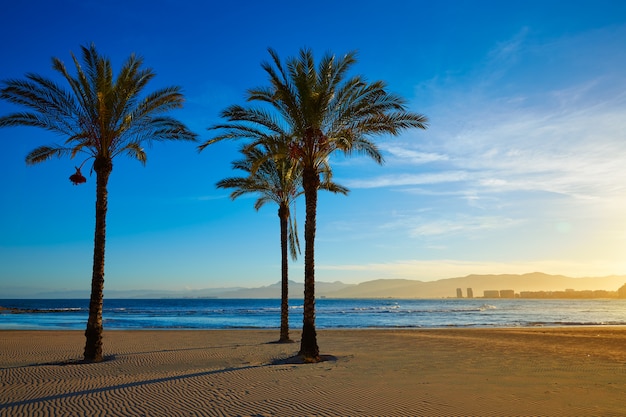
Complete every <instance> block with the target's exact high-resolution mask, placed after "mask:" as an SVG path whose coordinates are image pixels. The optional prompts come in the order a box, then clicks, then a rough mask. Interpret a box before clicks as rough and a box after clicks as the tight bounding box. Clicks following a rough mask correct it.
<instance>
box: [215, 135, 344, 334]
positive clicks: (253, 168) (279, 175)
mask: <svg viewBox="0 0 626 417" xmlns="http://www.w3.org/2000/svg"><path fill="white" fill-rule="evenodd" d="M288 144H289V142H287V141H285V140H278V141H273V142H272V143H268V142H266V143H265V146H262V147H261V146H256V147H249V146H246V147H243V148H242V149H241V153H242V154H243V155H244V159H241V160H238V161H235V162H233V168H234V169H239V170H242V171H244V172H247V173H248V176H247V177H231V178H226V179H224V180H221V181H219V182H218V183H217V186H218V187H219V188H234V189H235V190H234V191H233V192H232V193H231V195H230V196H231V198H232V199H233V200H234V199H236V198H237V197H240V196H242V195H244V194H248V193H255V194H260V196H259V198H258V199H257V200H256V202H255V204H254V208H255V209H256V210H259V209H260V208H261V207H262V206H263V205H265V203H267V202H270V201H272V202H274V203H276V204H278V218H279V221H280V247H281V309H280V311H281V314H280V337H279V340H278V341H279V343H288V342H292V340H291V339H290V337H289V254H290V255H291V258H292V259H294V260H295V259H297V256H298V253H299V252H300V243H299V240H298V232H297V226H296V222H295V219H294V217H292V216H291V210H290V208H291V206H292V205H295V202H296V199H297V198H298V197H299V196H300V195H302V192H303V191H302V170H301V169H300V165H298V164H295V163H294V161H293V160H292V159H291V158H289V156H288V153H287V152H286V145H288ZM325 174H326V172H325ZM321 188H323V189H324V190H327V191H331V192H334V193H342V194H347V193H348V190H347V189H346V188H345V187H343V186H341V185H339V184H335V183H334V182H332V181H331V177H330V175H324V176H323V181H322V184H321Z"/></svg>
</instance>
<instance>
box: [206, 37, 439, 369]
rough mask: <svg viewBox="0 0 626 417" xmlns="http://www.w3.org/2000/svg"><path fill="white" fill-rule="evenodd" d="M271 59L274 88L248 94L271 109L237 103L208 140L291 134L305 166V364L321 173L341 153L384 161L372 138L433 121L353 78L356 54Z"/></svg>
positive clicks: (311, 352) (309, 350) (380, 87)
mask: <svg viewBox="0 0 626 417" xmlns="http://www.w3.org/2000/svg"><path fill="white" fill-rule="evenodd" d="M269 53H270V56H271V58H272V61H271V62H270V63H268V62H265V63H263V64H262V68H263V69H264V70H265V72H266V73H267V75H268V78H269V82H270V85H269V86H267V87H260V88H255V89H251V90H249V91H248V97H247V98H248V101H254V102H260V103H261V104H262V105H265V106H269V109H267V108H265V107H261V106H258V107H250V106H249V107H243V106H239V105H233V106H230V107H229V108H227V109H226V110H224V111H223V112H222V117H223V118H225V119H226V120H228V123H224V124H219V125H216V126H213V127H212V129H221V130H222V133H220V134H218V135H217V136H216V137H214V138H213V139H211V140H210V141H208V142H206V143H205V145H204V146H206V145H207V144H209V143H214V142H216V141H220V140H224V139H242V138H248V139H252V140H253V141H254V142H253V144H254V143H262V141H266V140H269V139H271V138H272V137H277V136H278V137H289V138H291V141H290V144H289V146H290V157H291V158H292V159H294V160H295V161H297V163H298V164H299V165H300V167H301V169H302V185H303V189H304V197H305V204H306V215H305V216H306V217H305V226H304V239H305V251H304V314H303V327H302V339H301V344H300V353H299V354H300V355H301V356H302V358H303V359H304V361H306V362H317V361H319V359H320V356H319V347H318V345H317V334H316V330H315V260H314V258H315V232H316V213H317V191H318V189H319V188H320V183H321V179H320V178H321V177H320V173H321V172H322V170H324V169H328V170H329V169H330V168H329V157H330V156H331V155H333V154H334V153H336V152H340V153H343V154H344V155H346V156H350V155H352V154H354V153H361V154H364V155H367V156H369V157H371V158H372V159H374V161H376V162H377V163H381V164H382V163H383V157H382V155H381V153H380V152H379V150H378V148H377V146H376V145H375V143H374V142H372V141H371V140H370V137H372V136H377V135H382V134H390V135H394V136H395V135H398V134H399V133H400V132H401V131H403V130H405V129H409V128H420V129H425V128H426V125H427V122H428V120H427V118H426V117H425V116H423V115H421V114H417V113H412V112H409V111H407V109H406V104H405V100H404V99H403V98H401V97H400V96H397V95H394V94H391V93H389V92H387V91H386V84H385V83H384V82H382V81H375V82H366V81H365V80H364V79H363V78H362V77H361V76H352V77H350V78H347V72H348V70H349V69H350V68H351V67H352V65H353V64H354V63H355V62H356V58H355V53H354V52H351V53H348V54H346V55H345V56H343V57H339V58H337V57H335V56H334V55H332V54H330V53H329V54H326V55H324V56H323V57H322V59H321V61H320V62H319V63H318V64H317V65H316V63H315V59H314V56H313V53H312V51H311V50H309V49H302V50H300V53H299V56H297V57H294V58H290V59H288V60H287V61H286V62H285V65H283V64H282V63H281V61H280V58H279V56H278V54H277V53H276V52H275V51H274V50H272V49H270V50H269Z"/></svg>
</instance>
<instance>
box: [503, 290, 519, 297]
mask: <svg viewBox="0 0 626 417" xmlns="http://www.w3.org/2000/svg"><path fill="white" fill-rule="evenodd" d="M500 298H515V291H513V290H500Z"/></svg>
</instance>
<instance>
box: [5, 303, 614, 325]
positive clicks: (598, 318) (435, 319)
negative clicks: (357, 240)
mask: <svg viewBox="0 0 626 417" xmlns="http://www.w3.org/2000/svg"><path fill="white" fill-rule="evenodd" d="M0 306H3V307H7V308H20V309H33V310H39V311H38V312H33V313H19V314H13V313H3V314H0V329H50V330H61V329H76V330H82V329H84V327H85V324H86V322H87V314H88V301H87V300H73V299H72V300H37V299H31V300H11V299H7V300H0ZM316 314H317V315H316V325H317V328H318V329H337V328H433V327H520V326H521V327H526V326H567V325H626V300H528V299H509V300H505V299H441V300H398V299H374V300H362V299H318V300H317V301H316ZM103 319H104V327H105V329H277V328H279V327H280V300H278V299H267V300H266V299H263V300H256V299H158V300H144V299H111V300H109V299H105V300H104V312H103ZM289 319H290V320H289V321H290V327H291V328H292V329H299V328H300V327H301V326H302V300H291V301H290V316H289Z"/></svg>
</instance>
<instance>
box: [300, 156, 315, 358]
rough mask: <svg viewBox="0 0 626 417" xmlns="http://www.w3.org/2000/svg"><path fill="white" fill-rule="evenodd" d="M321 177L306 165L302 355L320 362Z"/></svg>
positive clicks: (304, 181) (304, 171)
mask: <svg viewBox="0 0 626 417" xmlns="http://www.w3.org/2000/svg"><path fill="white" fill-rule="evenodd" d="M319 183H320V177H319V174H318V173H317V171H315V169H314V168H308V167H305V168H304V170H303V173H302V187H303V188H304V199H305V204H306V220H305V223H304V242H305V243H304V244H305V248H304V314H303V316H304V317H303V325H302V340H301V342H300V353H299V354H300V355H301V356H302V357H303V359H304V361H305V362H318V361H319V359H320V353H319V347H318V346H317V333H316V331H315V223H316V212H317V190H318V188H319Z"/></svg>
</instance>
